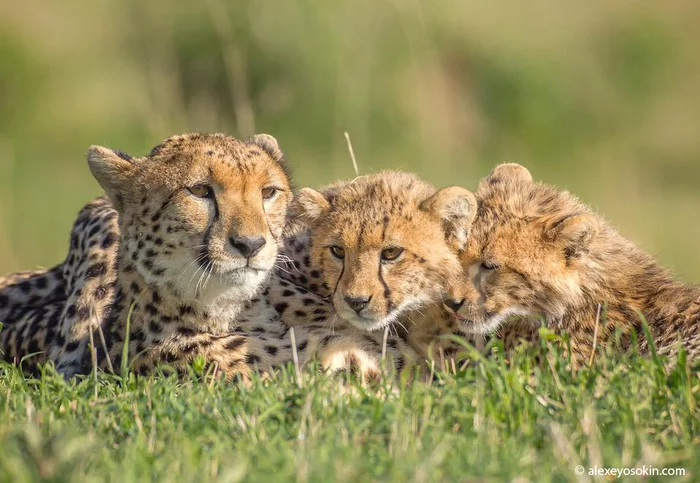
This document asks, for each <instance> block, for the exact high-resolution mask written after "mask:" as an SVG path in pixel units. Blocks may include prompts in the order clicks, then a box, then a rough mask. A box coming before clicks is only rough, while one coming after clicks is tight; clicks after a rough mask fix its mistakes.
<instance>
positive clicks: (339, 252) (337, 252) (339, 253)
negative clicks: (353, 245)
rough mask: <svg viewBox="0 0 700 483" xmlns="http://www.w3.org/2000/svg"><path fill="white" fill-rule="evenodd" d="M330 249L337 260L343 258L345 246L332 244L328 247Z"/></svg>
mask: <svg viewBox="0 0 700 483" xmlns="http://www.w3.org/2000/svg"><path fill="white" fill-rule="evenodd" d="M328 248H329V249H330V251H331V254H332V255H333V256H334V257H335V258H337V259H338V260H342V259H344V258H345V248H343V247H339V246H335V245H334V246H332V247H328Z"/></svg>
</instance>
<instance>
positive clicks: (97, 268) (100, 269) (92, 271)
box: [85, 262, 107, 278]
mask: <svg viewBox="0 0 700 483" xmlns="http://www.w3.org/2000/svg"><path fill="white" fill-rule="evenodd" d="M106 272H107V265H106V264H105V263H104V262H100V263H95V264H94V265H90V267H88V269H87V272H86V273H85V277H87V278H97V277H100V276H102V275H104V274H105V273H106Z"/></svg>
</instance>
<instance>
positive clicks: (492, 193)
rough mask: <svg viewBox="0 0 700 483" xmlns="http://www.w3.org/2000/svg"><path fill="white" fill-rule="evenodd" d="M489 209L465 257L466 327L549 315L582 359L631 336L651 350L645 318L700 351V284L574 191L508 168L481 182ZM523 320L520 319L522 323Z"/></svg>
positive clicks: (483, 208)
mask: <svg viewBox="0 0 700 483" xmlns="http://www.w3.org/2000/svg"><path fill="white" fill-rule="evenodd" d="M476 197H477V200H478V203H479V211H478V215H477V217H476V220H475V221H474V224H473V226H472V231H471V233H470V236H469V240H468V242H467V245H466V247H465V249H464V250H463V251H462V252H461V253H460V259H461V262H462V265H463V267H464V270H465V273H466V275H467V276H466V277H462V279H461V282H462V283H458V284H454V285H453V286H452V287H451V290H450V291H451V294H450V296H449V298H448V300H449V302H448V304H447V305H449V307H451V309H452V310H453V311H454V312H456V314H457V317H458V318H459V319H460V321H462V323H463V326H464V328H465V330H472V331H479V332H489V331H492V330H494V329H496V328H497V327H498V326H499V325H500V324H501V323H503V322H504V321H505V320H506V319H508V318H513V317H517V316H529V317H533V316H534V317H541V318H543V319H544V320H545V321H546V323H547V325H548V326H549V327H550V328H552V329H554V330H557V331H561V330H566V331H567V332H568V333H569V336H570V343H571V351H572V356H573V361H572V362H573V364H574V365H575V366H582V365H583V364H585V363H587V362H588V361H590V360H592V359H593V357H594V348H595V347H596V345H597V346H598V347H600V346H601V345H603V343H605V342H607V341H609V340H610V339H613V338H614V336H615V332H616V331H620V332H621V336H622V340H621V342H622V347H623V348H625V347H629V346H630V345H631V344H632V342H633V340H634V339H632V337H631V332H632V331H634V332H636V333H637V335H638V348H639V350H640V351H641V352H643V353H644V352H648V351H649V347H648V341H647V338H646V337H645V336H644V331H643V326H642V320H641V317H640V314H643V315H644V317H645V318H646V321H647V322H648V326H649V331H650V333H651V336H652V338H653V341H654V344H655V346H656V350H657V351H658V352H659V353H661V354H669V355H671V356H672V358H673V356H674V355H675V354H676V353H677V351H678V349H679V348H680V347H683V348H684V349H685V351H686V352H687V355H688V357H689V359H697V358H698V356H699V355H700V288H699V287H696V286H691V285H687V284H684V283H682V282H679V281H677V280H675V279H674V278H673V277H672V276H671V275H670V273H669V272H668V271H667V270H665V269H664V268H662V267H661V266H660V265H659V264H658V263H657V262H656V261H655V260H654V259H653V257H651V256H650V255H648V254H646V253H644V252H643V251H642V250H640V249H639V248H638V247H636V246H635V245H634V244H633V243H631V242H630V241H628V240H627V239H625V238H624V237H623V236H622V235H620V234H619V233H618V232H617V231H615V230H614V229H613V228H611V227H610V226H609V225H608V224H607V223H606V222H605V221H604V220H603V218H602V217H600V216H598V215H596V214H595V213H593V211H592V210H591V209H590V208H588V207H587V206H585V205H584V204H583V203H581V202H580V201H579V200H578V199H577V198H576V197H574V196H573V195H572V194H571V193H568V192H566V191H562V190H558V189H556V188H554V187H552V186H549V185H546V184H543V183H535V182H533V180H532V176H531V175H530V173H529V172H528V170H527V169H525V168H524V167H522V166H520V165H517V164H505V165H501V166H499V167H498V168H496V169H495V170H494V171H493V172H492V173H491V175H489V176H488V177H487V178H485V179H484V180H483V181H482V182H481V183H480V184H479V187H478V190H477V192H476ZM516 323H517V322H516Z"/></svg>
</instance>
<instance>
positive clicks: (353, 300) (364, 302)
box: [345, 295, 372, 314]
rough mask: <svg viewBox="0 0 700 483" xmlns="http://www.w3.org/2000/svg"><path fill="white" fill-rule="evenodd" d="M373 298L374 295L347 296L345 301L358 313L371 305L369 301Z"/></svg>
mask: <svg viewBox="0 0 700 483" xmlns="http://www.w3.org/2000/svg"><path fill="white" fill-rule="evenodd" d="M370 300H372V296H371V295H370V296H369V297H350V296H347V295H346V296H345V302H346V303H347V304H348V305H349V306H350V308H351V309H352V310H354V311H355V312H357V313H358V314H359V313H360V312H362V310H363V309H364V308H365V307H367V306H368V305H369V301H370Z"/></svg>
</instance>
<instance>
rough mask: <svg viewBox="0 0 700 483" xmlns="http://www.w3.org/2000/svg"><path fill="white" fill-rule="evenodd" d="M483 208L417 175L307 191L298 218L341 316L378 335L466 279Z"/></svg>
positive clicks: (388, 175) (296, 208) (461, 192)
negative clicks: (452, 282)
mask: <svg viewBox="0 0 700 483" xmlns="http://www.w3.org/2000/svg"><path fill="white" fill-rule="evenodd" d="M475 207H476V203H475V200H474V195H472V193H470V192H469V191H467V190H465V189H462V188H457V187H451V188H445V189H443V190H440V191H437V192H436V190H435V189H434V188H433V187H432V186H430V185H429V184H427V183H425V182H423V181H421V180H420V179H419V178H417V177H416V176H414V175H411V174H407V173H402V172H393V171H386V172H381V173H378V174H373V175H369V176H362V177H360V178H357V179H355V180H353V181H351V182H348V183H343V184H337V185H333V186H330V187H328V188H326V189H324V190H322V191H321V192H319V191H315V190H312V189H308V188H304V189H302V190H301V191H300V192H299V194H298V196H297V198H296V200H295V202H294V204H293V209H292V212H293V213H294V214H295V215H298V216H299V217H300V218H301V219H302V220H303V221H305V222H306V223H307V224H308V226H309V227H310V230H311V240H312V246H311V258H312V264H313V265H314V266H316V267H319V268H320V270H321V272H322V277H323V280H324V283H325V284H326V285H327V286H328V288H329V290H330V291H331V293H332V301H333V305H334V307H335V310H336V312H337V313H338V314H339V316H340V317H342V318H343V319H345V320H347V321H348V322H350V323H351V324H353V325H354V326H356V327H358V328H361V329H363V330H368V331H371V330H377V329H380V328H382V327H385V326H387V325H388V324H390V323H392V322H394V321H396V320H397V318H398V317H399V316H400V315H402V314H404V313H406V312H407V311H408V310H410V309H420V307H422V306H424V305H426V304H429V303H434V302H439V300H440V298H441V296H442V294H443V290H444V286H445V282H446V280H447V279H448V278H451V277H454V276H457V275H458V274H459V273H461V268H460V265H459V260H458V258H457V254H456V253H457V251H458V250H459V249H460V247H462V246H463V244H464V242H465V241H466V238H467V234H468V232H469V229H470V225H471V222H472V219H473V218H474V215H475ZM408 322H409V323H410V321H408Z"/></svg>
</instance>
